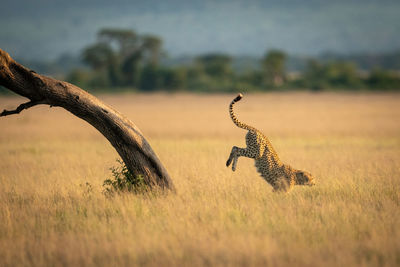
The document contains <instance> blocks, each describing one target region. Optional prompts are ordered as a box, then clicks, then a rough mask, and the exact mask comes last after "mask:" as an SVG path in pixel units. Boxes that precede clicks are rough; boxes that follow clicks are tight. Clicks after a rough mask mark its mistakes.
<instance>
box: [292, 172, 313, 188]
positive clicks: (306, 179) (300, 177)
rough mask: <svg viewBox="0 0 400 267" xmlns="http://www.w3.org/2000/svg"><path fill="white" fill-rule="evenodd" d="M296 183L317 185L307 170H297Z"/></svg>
mask: <svg viewBox="0 0 400 267" xmlns="http://www.w3.org/2000/svg"><path fill="white" fill-rule="evenodd" d="M296 184H298V185H308V186H313V185H315V182H314V177H313V176H312V174H311V173H309V172H306V171H296Z"/></svg>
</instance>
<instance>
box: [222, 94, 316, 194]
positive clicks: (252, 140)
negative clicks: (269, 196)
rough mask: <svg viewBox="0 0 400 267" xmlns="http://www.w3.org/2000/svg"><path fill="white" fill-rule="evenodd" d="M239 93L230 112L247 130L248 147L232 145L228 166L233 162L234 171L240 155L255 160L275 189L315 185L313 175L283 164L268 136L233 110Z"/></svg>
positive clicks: (233, 118)
mask: <svg viewBox="0 0 400 267" xmlns="http://www.w3.org/2000/svg"><path fill="white" fill-rule="evenodd" d="M242 97H243V95H242V94H239V95H238V96H237V97H236V98H235V99H233V101H232V102H231V104H230V105H229V113H230V115H231V118H232V121H233V123H235V124H236V126H237V127H239V128H242V129H245V130H247V131H248V132H247V134H246V146H247V147H246V148H240V147H237V146H234V147H232V151H231V153H230V155H229V158H228V160H227V162H226V166H227V167H229V165H230V164H231V163H232V171H235V170H236V165H237V161H238V158H239V157H247V158H252V159H254V160H255V166H256V168H257V171H258V172H259V173H260V175H261V176H262V177H263V178H264V179H265V180H266V181H267V182H268V183H269V184H270V185H272V187H273V188H274V191H285V192H286V191H289V190H290V189H291V188H292V187H293V186H294V185H314V181H313V176H312V175H311V174H310V173H308V172H305V171H301V170H296V169H294V168H292V167H291V166H289V165H287V164H283V163H282V162H281V160H280V159H279V157H278V154H277V153H276V152H275V150H274V148H273V147H272V145H271V143H270V142H269V140H268V138H267V137H266V136H265V135H264V134H262V133H261V132H260V131H259V130H257V129H256V128H254V127H252V126H249V125H247V124H245V123H242V122H240V121H239V120H238V118H237V117H236V115H235V113H234V112H233V105H234V104H235V103H236V102H238V101H239V100H240V99H242Z"/></svg>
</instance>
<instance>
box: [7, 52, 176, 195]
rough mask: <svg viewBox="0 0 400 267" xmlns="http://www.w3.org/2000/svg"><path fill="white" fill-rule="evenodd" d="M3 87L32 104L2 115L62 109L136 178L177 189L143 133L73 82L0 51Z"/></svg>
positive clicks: (164, 187) (149, 183)
mask: <svg viewBox="0 0 400 267" xmlns="http://www.w3.org/2000/svg"><path fill="white" fill-rule="evenodd" d="M0 85H2V86H4V87H6V88H8V89H9V90H11V91H13V92H15V93H17V94H19V95H21V96H24V97H26V98H28V99H29V100H30V101H29V102H27V103H23V104H21V105H20V106H18V107H17V108H16V109H15V110H11V111H7V110H4V111H3V112H2V113H0V116H7V115H11V114H18V113H20V112H21V111H22V110H24V109H28V108H30V107H33V106H35V105H38V104H45V105H50V106H58V107H62V108H64V109H66V110H68V111H69V112H71V113H72V114H74V115H75V116H77V117H79V118H81V119H83V120H85V121H87V122H88V123H90V124H91V125H92V126H93V127H95V128H96V129H97V130H98V131H99V132H101V133H102V134H103V135H104V136H105V137H106V138H107V139H108V141H109V142H110V143H111V145H112V146H113V147H114V148H115V150H116V151H117V152H118V154H119V155H120V156H121V158H122V160H123V161H124V162H125V164H126V166H127V168H128V169H129V170H130V171H131V172H132V174H133V175H142V176H143V178H144V182H145V183H146V185H148V186H149V187H151V188H153V187H161V188H162V189H174V186H173V184H172V181H171V179H170V177H169V175H168V173H167V171H166V169H165V168H164V166H163V165H162V163H161V162H160V160H159V159H158V157H157V155H156V154H155V153H154V151H153V150H152V148H151V147H150V145H149V143H148V142H147V141H146V139H145V138H144V136H143V134H142V133H141V132H140V130H139V129H138V128H137V127H136V125H135V124H134V123H133V122H131V121H130V120H129V119H128V118H126V117H125V116H124V115H122V114H121V113H119V112H118V111H116V110H114V109H113V108H112V107H110V106H108V105H106V104H104V103H103V102H101V101H100V100H99V99H97V98H96V97H94V96H93V95H91V94H89V93H88V92H86V91H84V90H82V89H81V88H79V87H77V86H74V85H72V84H70V83H67V82H64V81H59V80H56V79H53V78H50V77H46V76H44V75H40V74H37V73H35V72H34V71H32V70H29V69H27V68H25V67H24V66H22V65H21V64H18V63H17V62H15V61H14V60H13V59H12V58H11V57H10V56H9V54H8V53H6V52H5V51H3V50H1V49H0Z"/></svg>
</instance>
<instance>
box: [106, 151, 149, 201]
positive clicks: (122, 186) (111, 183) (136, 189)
mask: <svg viewBox="0 0 400 267" xmlns="http://www.w3.org/2000/svg"><path fill="white" fill-rule="evenodd" d="M117 162H118V164H119V166H117V167H111V168H110V170H111V173H112V177H111V178H109V179H106V180H104V183H103V187H104V191H103V192H104V193H105V194H106V195H108V196H110V195H113V194H114V193H124V192H132V193H144V192H147V186H146V184H145V183H144V179H143V176H141V175H138V176H134V175H133V174H132V173H131V172H130V171H129V170H128V168H127V167H126V165H125V163H124V162H123V161H122V160H120V159H118V160H117Z"/></svg>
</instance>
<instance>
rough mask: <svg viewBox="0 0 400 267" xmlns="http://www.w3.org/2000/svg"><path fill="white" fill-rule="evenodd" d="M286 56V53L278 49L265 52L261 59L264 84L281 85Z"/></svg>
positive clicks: (284, 74)
mask: <svg viewBox="0 0 400 267" xmlns="http://www.w3.org/2000/svg"><path fill="white" fill-rule="evenodd" d="M286 57H287V56H286V54H285V53H284V52H283V51H280V50H270V51H268V52H267V53H266V54H265V56H264V58H263V60H262V67H263V75H264V85H265V86H272V87H279V86H282V85H283V83H284V82H285V78H286V70H285V62H286Z"/></svg>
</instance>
